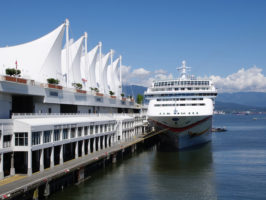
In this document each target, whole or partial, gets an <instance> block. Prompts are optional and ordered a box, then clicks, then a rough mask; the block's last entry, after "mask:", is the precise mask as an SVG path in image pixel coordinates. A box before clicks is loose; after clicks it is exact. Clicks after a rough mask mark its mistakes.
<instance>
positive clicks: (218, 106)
mask: <svg viewBox="0 0 266 200" xmlns="http://www.w3.org/2000/svg"><path fill="white" fill-rule="evenodd" d="M215 110H222V111H224V112H240V111H252V112H266V107H264V108H262V107H257V106H247V105H241V104H237V103H225V102H220V101H215Z"/></svg>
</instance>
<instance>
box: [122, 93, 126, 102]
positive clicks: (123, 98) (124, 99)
mask: <svg viewBox="0 0 266 200" xmlns="http://www.w3.org/2000/svg"><path fill="white" fill-rule="evenodd" d="M124 96H125V94H124V93H122V94H121V97H122V100H123V101H126V98H125V97H124Z"/></svg>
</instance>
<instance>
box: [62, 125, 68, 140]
mask: <svg viewBox="0 0 266 200" xmlns="http://www.w3.org/2000/svg"><path fill="white" fill-rule="evenodd" d="M63 139H64V140H65V139H68V130H67V129H66V128H64V129H63Z"/></svg>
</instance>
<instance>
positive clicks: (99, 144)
mask: <svg viewBox="0 0 266 200" xmlns="http://www.w3.org/2000/svg"><path fill="white" fill-rule="evenodd" d="M100 150H101V137H98V151H100Z"/></svg>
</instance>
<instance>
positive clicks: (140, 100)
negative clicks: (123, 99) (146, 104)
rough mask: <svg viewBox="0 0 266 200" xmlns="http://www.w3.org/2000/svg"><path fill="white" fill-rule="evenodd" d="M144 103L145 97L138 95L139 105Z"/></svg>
mask: <svg viewBox="0 0 266 200" xmlns="http://www.w3.org/2000/svg"><path fill="white" fill-rule="evenodd" d="M142 102H143V95H141V94H138V95H137V103H138V104H142Z"/></svg>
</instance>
